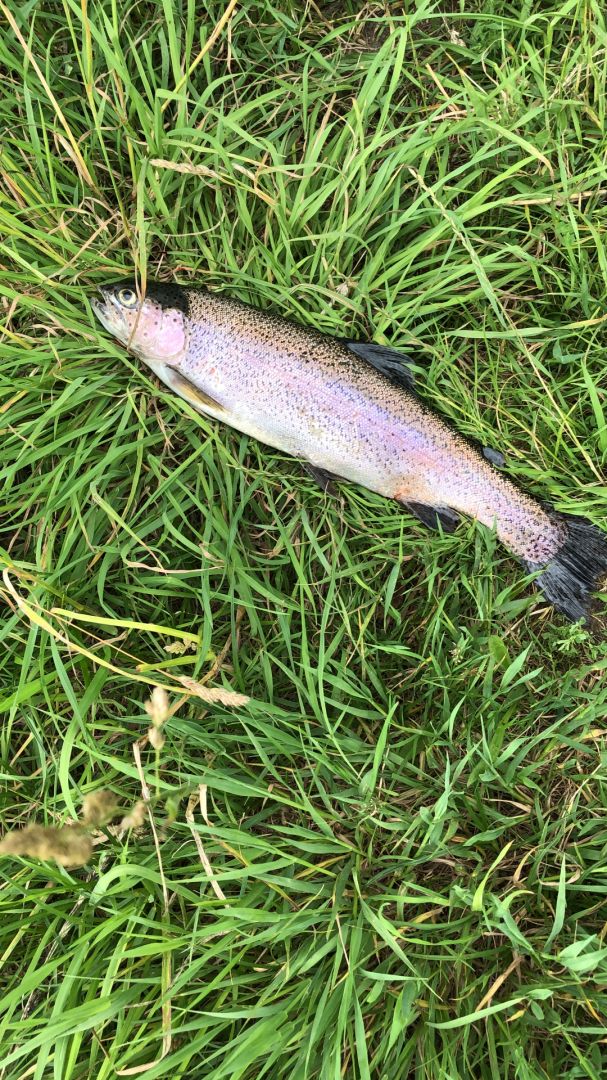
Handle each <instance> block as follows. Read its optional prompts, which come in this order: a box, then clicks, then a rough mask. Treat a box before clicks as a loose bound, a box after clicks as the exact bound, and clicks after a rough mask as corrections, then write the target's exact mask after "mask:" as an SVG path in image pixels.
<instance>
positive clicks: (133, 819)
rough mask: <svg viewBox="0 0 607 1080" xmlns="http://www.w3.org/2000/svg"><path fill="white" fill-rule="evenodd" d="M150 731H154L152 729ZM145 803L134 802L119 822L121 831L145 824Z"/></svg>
mask: <svg viewBox="0 0 607 1080" xmlns="http://www.w3.org/2000/svg"><path fill="white" fill-rule="evenodd" d="M152 730H155V729H154V728H153V729H152ZM145 814H146V810H145V803H144V802H142V801H141V799H140V800H139V802H136V803H135V805H134V807H133V809H132V810H131V812H130V813H129V814H126V815H125V816H124V817H123V819H122V821H121V822H120V828H121V829H140V828H141V826H142V825H143V824H144V822H145Z"/></svg>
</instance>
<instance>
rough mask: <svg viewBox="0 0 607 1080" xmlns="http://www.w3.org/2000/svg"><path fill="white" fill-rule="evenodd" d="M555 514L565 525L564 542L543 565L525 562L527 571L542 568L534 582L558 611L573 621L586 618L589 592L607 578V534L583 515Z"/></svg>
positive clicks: (588, 607)
mask: <svg viewBox="0 0 607 1080" xmlns="http://www.w3.org/2000/svg"><path fill="white" fill-rule="evenodd" d="M554 516H555V517H557V518H558V520H559V522H560V523H561V524H563V525H565V526H566V527H567V538H566V540H565V543H564V544H563V546H562V547H561V548H560V549H559V550H558V551H557V553H556V555H555V556H554V557H553V558H552V559H551V560H550V562H549V563H546V565H545V566H543V567H539V566H537V564H535V565H533V564H531V563H527V564H526V565H527V568H528V569H529V570H540V569H541V571H542V572H541V574H539V576H538V577H537V578H536V579H535V582H536V585H537V586H538V588H540V589H541V590H542V592H543V593H544V595H545V596H546V597H547V598H548V600H550V602H551V603H552V604H554V606H555V607H556V608H558V610H559V611H562V612H563V614H564V615H567V617H568V618H569V619H571V620H572V621H573V622H577V621H578V620H579V619H584V620H586V619H587V618H588V616H589V615H590V613H591V611H592V608H593V603H592V594H593V593H595V592H597V590H598V589H599V588H600V585H601V582H602V580H603V579H604V578H607V533H604V532H602V530H601V529H598V528H597V527H596V525H592V524H591V523H590V522H589V521H586V520H585V518H581V517H571V516H570V515H569V514H556V513H555V514H554Z"/></svg>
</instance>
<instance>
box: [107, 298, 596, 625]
mask: <svg viewBox="0 0 607 1080" xmlns="http://www.w3.org/2000/svg"><path fill="white" fill-rule="evenodd" d="M92 304H93V308H94V311H95V313H96V314H97V316H98V318H99V319H100V321H101V323H102V324H103V326H104V327H105V328H106V329H107V330H108V331H109V332H110V333H111V334H113V335H114V337H116V338H117V339H118V340H119V341H120V342H121V343H122V344H123V345H126V346H127V347H128V348H129V349H130V350H131V352H133V353H134V354H135V355H136V356H138V357H140V358H141V359H142V360H143V361H144V362H145V363H146V364H147V365H148V366H149V367H150V368H151V369H152V371H153V372H155V374H156V375H157V376H158V378H159V379H161V380H162V382H164V383H166V385H167V386H168V387H170V389H171V390H173V391H174V392H175V393H176V394H180V395H181V396H182V397H184V398H186V399H187V400H188V401H189V402H191V404H192V405H193V406H194V407H195V408H196V409H198V410H199V411H200V412H202V413H204V414H205V415H206V416H210V417H214V418H215V419H217V420H222V421H224V422H225V423H227V424H230V425H231V426H232V427H234V428H237V429H238V430H239V431H243V432H245V433H246V434H247V435H252V436H253V437H254V438H256V439H259V440H260V441H261V442H264V443H267V444H268V445H270V446H273V447H276V448H277V449H279V450H283V451H285V452H286V453H288V454H293V455H295V456H296V457H298V458H301V459H303V461H304V462H305V463H306V464H307V466H308V468H309V469H310V471H311V472H312V474H313V475H314V476H315V477H316V479H317V480H318V481H319V482H320V483H321V485H322V486H323V487H324V488H327V487H328V485H329V483H330V480H331V478H339V479H344V480H349V481H352V482H353V483H356V484H362V486H363V487H366V488H369V489H370V490H371V491H376V492H378V493H379V494H380V495H385V496H386V497H387V498H390V499H396V500H397V502H400V503H401V504H402V505H403V506H404V507H406V508H407V510H408V511H409V512H411V513H412V514H414V515H416V516H417V517H418V518H419V519H420V520H421V521H422V522H424V523H425V524H426V525H431V526H436V525H437V524H440V526H441V527H442V529H443V530H445V531H449V532H450V531H452V530H453V529H454V528H455V527H456V526H457V523H458V521H459V517H460V514H465V515H467V516H468V517H472V518H476V520H477V521H480V522H482V524H483V525H486V526H488V527H489V528H495V530H496V532H497V536H498V538H499V539H500V540H501V541H502V543H503V544H504V545H505V546H506V547H507V548H508V550H509V551H510V552H512V553H513V554H514V555H515V556H517V557H518V558H519V559H520V561H521V562H522V563H523V565H524V566H525V567H526V569H527V570H528V571H539V574H538V576H537V578H536V582H537V584H538V585H539V587H540V588H541V589H542V590H543V592H544V593H545V595H546V596H547V597H548V599H549V600H550V601H551V602H552V604H554V606H555V607H556V608H558V609H559V610H560V611H562V612H564V614H565V615H567V616H568V617H569V618H570V619H573V620H577V619H585V618H586V617H587V616H588V614H589V612H590V610H591V600H592V593H593V592H594V591H595V590H596V588H597V587H598V585H599V583H600V581H601V579H602V578H603V577H604V576H605V575H607V536H606V535H605V534H604V533H603V532H602V531H601V530H600V529H598V528H597V527H596V526H594V525H592V524H591V523H590V522H588V521H586V520H585V519H584V518H581V517H573V516H570V515H565V514H561V513H558V512H556V511H554V510H552V509H551V508H550V507H545V506H543V505H542V504H540V503H539V502H537V501H536V500H535V499H533V498H531V497H530V496H528V495H526V494H524V493H523V492H522V491H520V490H519V488H518V487H516V485H515V484H513V483H512V482H511V481H510V480H509V479H508V478H507V477H506V476H505V475H503V473H501V472H499V471H498V470H497V469H495V468H494V467H493V464H492V463H491V460H488V459H487V458H492V457H493V455H491V454H490V453H489V452H488V451H486V452H485V456H484V455H483V452H482V450H481V449H480V448H477V447H476V446H475V445H474V444H473V443H471V442H470V441H469V440H467V439H466V438H464V437H463V436H461V435H459V434H458V433H457V432H456V431H455V430H454V429H453V428H451V427H450V426H449V424H448V423H447V422H446V421H445V420H443V419H442V418H441V417H440V416H438V415H436V414H435V413H434V412H433V411H432V410H431V409H430V408H429V407H428V406H427V405H425V404H424V403H423V401H422V400H421V399H420V398H419V397H418V396H417V394H416V392H415V388H414V377H413V373H412V371H411V369H410V363H411V361H410V360H409V359H408V357H406V356H403V354H402V353H399V352H397V351H396V350H394V349H390V348H386V347H384V346H383V345H375V344H369V343H366V342H358V341H348V340H340V339H337V338H333V337H330V336H329V335H327V334H322V333H319V332H318V331H316V330H312V329H309V328H305V327H303V326H299V325H297V324H296V323H292V322H290V321H288V320H286V319H283V318H282V317H281V316H278V315H273V314H268V313H267V312H265V311H258V310H257V309H256V308H253V307H250V306H249V305H248V304H244V303H242V302H241V301H239V300H233V299H228V298H226V297H225V296H221V295H218V294H214V293H212V292H208V291H206V290H205V289H193V288H189V287H185V286H184V287H182V286H180V285H175V284H171V285H163V284H160V283H155V284H148V286H147V291H146V294H145V296H144V297H141V296H140V294H139V292H138V289H137V286H136V283H135V281H121V282H118V283H116V284H113V285H108V286H105V287H103V288H102V289H101V290H100V298H99V299H98V300H93V301H92Z"/></svg>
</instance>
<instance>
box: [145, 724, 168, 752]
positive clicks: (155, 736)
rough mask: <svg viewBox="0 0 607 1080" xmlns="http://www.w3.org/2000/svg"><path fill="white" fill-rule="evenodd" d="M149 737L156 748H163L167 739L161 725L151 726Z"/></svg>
mask: <svg viewBox="0 0 607 1080" xmlns="http://www.w3.org/2000/svg"><path fill="white" fill-rule="evenodd" d="M148 739H149V741H150V744H151V746H153V747H154V750H162V748H163V746H164V744H165V742H166V739H165V737H164V735H163V734H162V731H161V730H160V728H159V727H151V728H150V730H149V731H148Z"/></svg>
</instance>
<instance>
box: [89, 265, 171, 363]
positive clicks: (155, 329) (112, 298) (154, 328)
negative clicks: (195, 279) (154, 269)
mask: <svg viewBox="0 0 607 1080" xmlns="http://www.w3.org/2000/svg"><path fill="white" fill-rule="evenodd" d="M91 306H92V308H93V311H94V312H95V314H96V316H97V318H98V319H99V321H100V322H101V324H102V325H103V326H104V327H105V329H106V330H108V331H109V333H110V334H112V335H113V336H114V337H115V338H117V339H118V341H119V342H120V343H121V344H122V345H126V346H127V348H128V349H130V350H131V352H133V353H135V354H136V355H137V356H140V357H141V359H142V360H145V361H147V362H148V363H150V362H151V363H154V362H159V361H160V362H162V363H165V364H170V363H175V362H176V361H178V360H179V359H180V358H181V357H183V355H184V354H185V351H186V348H187V337H188V332H187V327H188V301H187V294H186V292H185V290H184V289H182V288H181V287H180V286H179V285H164V284H162V283H161V282H150V283H148V285H147V288H146V291H145V295H142V293H141V289H140V287H139V286H138V284H137V282H136V281H135V280H134V279H130V280H126V281H117V282H115V283H114V284H112V285H103V286H101V288H100V289H99V296H98V297H97V298H93V299H92V300H91Z"/></svg>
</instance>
